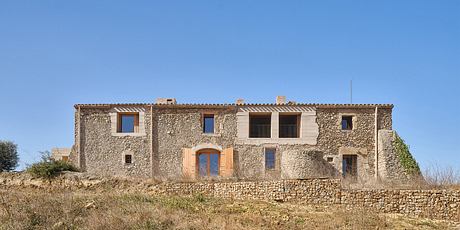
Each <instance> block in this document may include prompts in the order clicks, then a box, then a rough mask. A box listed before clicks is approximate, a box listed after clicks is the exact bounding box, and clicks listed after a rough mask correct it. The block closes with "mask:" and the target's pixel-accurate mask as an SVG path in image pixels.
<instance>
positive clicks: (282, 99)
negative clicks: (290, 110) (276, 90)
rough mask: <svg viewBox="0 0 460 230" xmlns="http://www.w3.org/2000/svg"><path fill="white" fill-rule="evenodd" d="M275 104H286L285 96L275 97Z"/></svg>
mask: <svg viewBox="0 0 460 230" xmlns="http://www.w3.org/2000/svg"><path fill="white" fill-rule="evenodd" d="M276 104H277V105H284V104H286V96H276Z"/></svg>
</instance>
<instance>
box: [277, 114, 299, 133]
mask: <svg viewBox="0 0 460 230" xmlns="http://www.w3.org/2000/svg"><path fill="white" fill-rule="evenodd" d="M299 121H300V116H299V115H280V116H279V137H280V138H298V137H299V128H300V127H299Z"/></svg>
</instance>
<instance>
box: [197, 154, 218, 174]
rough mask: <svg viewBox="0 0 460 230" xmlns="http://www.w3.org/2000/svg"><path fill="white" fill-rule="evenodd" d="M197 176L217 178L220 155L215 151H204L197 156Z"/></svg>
mask: <svg viewBox="0 0 460 230" xmlns="http://www.w3.org/2000/svg"><path fill="white" fill-rule="evenodd" d="M197 161H198V162H197V163H198V164H197V165H198V174H199V175H200V176H201V177H214V176H219V163H220V154H219V153H218V152H215V151H205V152H200V153H198V154H197Z"/></svg>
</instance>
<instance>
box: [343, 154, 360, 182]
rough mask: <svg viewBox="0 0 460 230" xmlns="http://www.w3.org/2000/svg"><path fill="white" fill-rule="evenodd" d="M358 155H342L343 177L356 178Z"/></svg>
mask: <svg viewBox="0 0 460 230" xmlns="http://www.w3.org/2000/svg"><path fill="white" fill-rule="evenodd" d="M357 163H358V156H356V155H344V156H343V161H342V173H343V176H344V177H352V178H356V176H357V173H358V165H357Z"/></svg>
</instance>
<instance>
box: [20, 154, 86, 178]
mask: <svg viewBox="0 0 460 230" xmlns="http://www.w3.org/2000/svg"><path fill="white" fill-rule="evenodd" d="M26 171H27V172H28V173H30V174H32V175H33V176H36V177H41V178H46V179H51V178H53V177H55V176H58V175H59V174H61V172H63V171H73V172H77V171H78V169H77V168H76V167H75V166H73V165H72V164H70V163H69V162H66V161H61V160H59V161H56V160H53V159H51V157H50V154H49V152H42V160H41V161H40V162H37V163H34V164H32V165H30V166H29V167H28V168H27V170H26Z"/></svg>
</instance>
